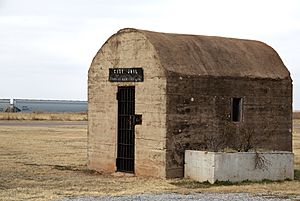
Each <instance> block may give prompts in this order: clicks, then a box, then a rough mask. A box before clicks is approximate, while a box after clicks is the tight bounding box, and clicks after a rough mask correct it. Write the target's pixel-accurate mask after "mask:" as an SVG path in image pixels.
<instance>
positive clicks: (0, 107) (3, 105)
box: [0, 99, 10, 112]
mask: <svg viewBox="0 0 300 201" xmlns="http://www.w3.org/2000/svg"><path fill="white" fill-rule="evenodd" d="M9 106H10V99H0V112H5V110H6V109H7V108H9Z"/></svg>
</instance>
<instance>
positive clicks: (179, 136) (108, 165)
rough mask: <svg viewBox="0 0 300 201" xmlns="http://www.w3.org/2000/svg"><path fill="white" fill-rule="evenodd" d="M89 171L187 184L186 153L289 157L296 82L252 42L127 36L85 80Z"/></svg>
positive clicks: (97, 60) (126, 32)
mask: <svg viewBox="0 0 300 201" xmlns="http://www.w3.org/2000/svg"><path fill="white" fill-rule="evenodd" d="M88 121H89V122H88V168H90V169H93V170H97V171H100V172H106V173H113V172H116V171H120V172H128V173H133V174H135V175H136V176H152V177H160V178H174V177H183V173H184V169H183V168H184V152H185V150H188V149H189V150H211V151H222V150H225V149H229V150H231V149H233V150H237V151H248V150H251V149H256V150H259V149H262V150H277V151H292V80H291V77H290V73H289V71H288V70H287V68H286V67H285V65H284V64H283V62H282V60H281V59H280V57H279V55H278V54H277V53H276V52H275V51H274V50H273V49H272V48H271V47H270V46H268V45H266V44H264V43H262V42H259V41H253V40H242V39H234V38H223V37H215V36H198V35H183V34H170V33H158V32H152V31H145V30H138V29H131V28H126V29H122V30H120V31H118V32H117V33H116V34H114V35H112V36H111V37H110V38H109V39H108V40H107V41H106V42H105V44H104V45H103V46H102V47H101V49H100V50H99V51H98V53H97V54H96V56H95V57H94V59H93V61H92V64H91V66H90V69H89V73H88Z"/></svg>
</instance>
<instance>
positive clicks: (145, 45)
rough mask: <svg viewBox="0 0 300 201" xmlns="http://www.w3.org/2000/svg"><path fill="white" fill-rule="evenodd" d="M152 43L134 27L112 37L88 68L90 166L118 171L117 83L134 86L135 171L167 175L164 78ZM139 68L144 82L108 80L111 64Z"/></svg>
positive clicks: (144, 173)
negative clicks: (136, 119)
mask: <svg viewBox="0 0 300 201" xmlns="http://www.w3.org/2000/svg"><path fill="white" fill-rule="evenodd" d="M159 66H160V64H159V61H158V59H157V55H156V52H155V51H154V50H153V47H152V45H151V44H150V43H149V42H148V41H147V40H146V39H145V37H144V36H143V35H141V34H140V33H137V32H131V33H126V34H118V35H115V36H113V37H111V38H110V39H109V40H108V42H106V44H105V45H104V46H103V47H102V48H101V50H100V51H99V52H98V54H97V55H96V57H95V58H94V60H93V63H92V65H91V67H90V70H89V81H88V94H89V95H88V101H89V107H88V119H89V123H88V167H89V168H90V169H95V170H98V171H104V172H114V171H116V157H117V152H116V149H117V100H116V93H117V88H118V86H135V87H136V89H135V98H136V100H135V101H136V102H135V113H136V114H142V116H143V117H142V118H143V123H142V125H136V126H135V174H136V175H143V176H154V177H165V155H166V154H165V150H166V141H165V139H166V107H165V104H166V78H165V77H164V72H163V70H162V68H159ZM112 67H118V68H122V67H124V68H130V67H142V68H143V69H144V78H145V79H144V82H135V83H133V82H129V83H128V82H127V83H126V82H123V83H112V82H109V81H108V72H109V68H112Z"/></svg>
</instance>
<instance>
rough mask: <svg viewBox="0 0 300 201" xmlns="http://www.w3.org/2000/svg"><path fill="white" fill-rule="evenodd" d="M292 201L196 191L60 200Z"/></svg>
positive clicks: (250, 195) (264, 196)
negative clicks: (185, 193)
mask: <svg viewBox="0 0 300 201" xmlns="http://www.w3.org/2000/svg"><path fill="white" fill-rule="evenodd" d="M128 200H131V201H223V200H224V201H228V200H230V201H292V200H291V199H289V198H279V197H275V196H266V195H252V194H248V193H228V194H223V193H194V194H188V195H183V194H177V193H167V194H138V195H127V196H103V197H78V198H66V199H63V200H59V201H128Z"/></svg>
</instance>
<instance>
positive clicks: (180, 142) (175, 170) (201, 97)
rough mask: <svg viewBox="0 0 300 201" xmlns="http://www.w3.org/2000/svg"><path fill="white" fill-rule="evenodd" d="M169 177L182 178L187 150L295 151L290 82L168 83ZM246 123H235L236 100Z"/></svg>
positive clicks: (175, 77)
mask: <svg viewBox="0 0 300 201" xmlns="http://www.w3.org/2000/svg"><path fill="white" fill-rule="evenodd" d="M167 95H168V100H167V125H168V130H167V177H182V176H183V165H184V164H183V163H184V158H183V157H184V150H186V149H197V150H211V151H216V150H218V151H220V150H223V149H224V148H225V149H234V150H237V149H240V150H241V151H243V150H244V149H247V148H249V147H250V148H252V149H260V150H279V151H291V150H292V84H291V80H290V79H286V80H270V79H248V78H245V79H242V78H239V79H238V78H220V77H219V78H212V77H211V78H205V77H202V78H201V77H196V76H195V77H192V76H189V77H185V76H180V75H176V74H175V75H172V74H170V76H169V78H168V82H167ZM233 97H236V98H239V97H241V98H242V101H243V104H242V105H243V109H242V122H239V123H234V122H231V117H230V115H231V98H233Z"/></svg>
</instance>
